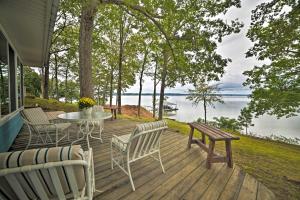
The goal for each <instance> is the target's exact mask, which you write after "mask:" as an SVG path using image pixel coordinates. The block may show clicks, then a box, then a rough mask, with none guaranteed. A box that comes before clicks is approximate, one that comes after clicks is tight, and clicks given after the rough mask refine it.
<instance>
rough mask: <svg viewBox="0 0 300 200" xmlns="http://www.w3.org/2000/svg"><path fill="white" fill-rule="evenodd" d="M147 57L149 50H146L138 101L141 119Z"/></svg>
mask: <svg viewBox="0 0 300 200" xmlns="http://www.w3.org/2000/svg"><path fill="white" fill-rule="evenodd" d="M147 56H148V51H147V49H146V50H145V54H144V61H143V64H142V69H141V72H140V80H139V81H140V89H139V101H138V116H139V117H140V115H141V101H142V91H143V76H144V71H145V65H146V62H147Z"/></svg>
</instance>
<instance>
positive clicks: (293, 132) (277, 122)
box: [114, 95, 300, 138]
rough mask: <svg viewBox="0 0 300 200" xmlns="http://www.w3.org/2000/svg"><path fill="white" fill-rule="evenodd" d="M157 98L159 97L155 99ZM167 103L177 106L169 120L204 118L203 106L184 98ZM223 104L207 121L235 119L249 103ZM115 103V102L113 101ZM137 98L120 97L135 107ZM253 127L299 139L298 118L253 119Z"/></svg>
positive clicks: (147, 99)
mask: <svg viewBox="0 0 300 200" xmlns="http://www.w3.org/2000/svg"><path fill="white" fill-rule="evenodd" d="M157 98H159V97H157ZM168 101H169V102H172V103H176V104H177V108H178V109H179V110H178V111H177V112H176V113H174V115H172V116H170V117H169V118H173V119H176V120H177V121H181V122H192V121H195V120H197V119H198V118H199V117H201V118H204V112H203V105H202V104H201V103H200V104H199V105H198V106H195V105H193V104H192V102H191V101H189V100H187V99H186V96H169V97H168ZM223 101H224V104H221V103H216V104H215V108H212V107H208V109H207V119H208V120H213V117H220V116H224V117H229V118H236V119H237V117H238V116H239V114H240V110H241V109H242V108H243V107H245V106H246V104H247V103H248V102H249V99H248V97H243V96H242V97H241V96H230V97H227V96H225V97H223ZM114 102H115V101H114ZM137 102H138V96H127V95H123V96H122V104H123V105H137ZM151 105H152V96H142V106H151ZM253 124H254V126H253V127H250V128H249V131H250V132H251V133H254V134H258V135H262V136H268V135H271V134H275V135H283V136H286V137H298V138H300V116H297V117H292V118H281V119H277V118H276V117H273V116H268V115H264V116H261V117H259V118H254V119H253Z"/></svg>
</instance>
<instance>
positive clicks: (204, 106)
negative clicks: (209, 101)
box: [203, 97, 206, 124]
mask: <svg viewBox="0 0 300 200" xmlns="http://www.w3.org/2000/svg"><path fill="white" fill-rule="evenodd" d="M203 108H204V123H205V124H206V98H205V97H204V99H203Z"/></svg>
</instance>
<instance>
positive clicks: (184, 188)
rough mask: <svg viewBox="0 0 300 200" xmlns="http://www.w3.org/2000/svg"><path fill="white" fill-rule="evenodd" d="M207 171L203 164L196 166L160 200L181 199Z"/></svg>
mask: <svg viewBox="0 0 300 200" xmlns="http://www.w3.org/2000/svg"><path fill="white" fill-rule="evenodd" d="M207 171H208V169H207V168H206V167H205V163H202V164H201V165H200V166H198V167H197V168H196V169H195V170H194V171H193V172H192V173H190V174H189V175H188V176H186V177H184V179H183V180H182V181H181V182H179V183H178V184H177V185H176V186H175V187H173V188H172V190H170V191H169V192H168V193H167V194H165V195H164V196H163V197H162V198H161V199H164V200H174V199H181V197H182V196H183V195H184V194H185V193H187V192H188V191H189V190H190V188H191V187H192V186H193V185H194V184H195V183H196V182H197V181H198V180H199V179H200V178H201V177H202V176H203V175H204V174H206V173H207Z"/></svg>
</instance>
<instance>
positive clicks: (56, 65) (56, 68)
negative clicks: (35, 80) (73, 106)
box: [54, 54, 59, 100]
mask: <svg viewBox="0 0 300 200" xmlns="http://www.w3.org/2000/svg"><path fill="white" fill-rule="evenodd" d="M54 59H55V66H54V67H55V68H54V70H55V71H54V74H55V99H56V100H58V99H59V97H58V62H57V55H56V54H55V55H54Z"/></svg>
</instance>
